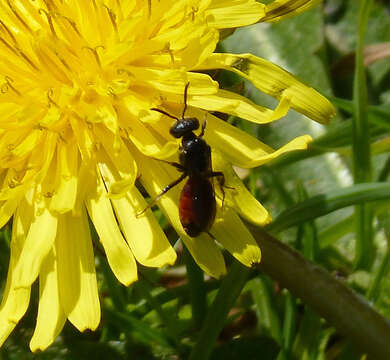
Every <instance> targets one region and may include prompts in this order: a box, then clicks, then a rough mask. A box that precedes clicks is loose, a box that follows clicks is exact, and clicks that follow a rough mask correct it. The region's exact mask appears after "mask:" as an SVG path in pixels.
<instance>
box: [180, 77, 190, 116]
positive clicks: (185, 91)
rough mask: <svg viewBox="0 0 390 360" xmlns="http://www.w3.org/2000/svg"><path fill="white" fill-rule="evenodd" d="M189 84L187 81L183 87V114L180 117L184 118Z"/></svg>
mask: <svg viewBox="0 0 390 360" xmlns="http://www.w3.org/2000/svg"><path fill="white" fill-rule="evenodd" d="M189 86H190V83H189V82H188V83H187V84H186V87H185V88H184V109H183V115H182V116H181V118H182V119H184V115H185V113H186V110H187V93H188V87H189Z"/></svg>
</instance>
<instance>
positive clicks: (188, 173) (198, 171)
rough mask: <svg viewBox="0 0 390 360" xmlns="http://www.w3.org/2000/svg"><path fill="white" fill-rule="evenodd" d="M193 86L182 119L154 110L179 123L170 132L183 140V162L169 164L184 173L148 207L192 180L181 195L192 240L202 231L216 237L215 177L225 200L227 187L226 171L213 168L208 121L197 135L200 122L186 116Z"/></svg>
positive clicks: (182, 218)
mask: <svg viewBox="0 0 390 360" xmlns="http://www.w3.org/2000/svg"><path fill="white" fill-rule="evenodd" d="M189 85H190V83H187V84H186V86H185V89H184V109H183V113H182V116H181V118H178V117H176V116H173V115H171V114H169V113H167V112H165V111H164V110H160V109H157V108H152V109H151V110H153V111H157V112H159V113H162V114H164V115H166V116H168V117H170V118H172V119H175V120H176V121H175V123H174V124H173V125H172V126H171V128H170V131H169V132H170V134H171V135H172V136H174V137H175V138H177V139H179V138H181V146H180V148H179V152H180V154H179V163H176V162H167V163H169V164H170V165H172V166H174V167H175V168H176V169H177V170H179V171H180V172H182V174H181V176H180V177H179V178H178V179H177V180H175V181H173V182H172V183H170V184H169V185H167V186H166V187H165V188H164V189H163V190H162V191H161V193H160V194H158V195H157V197H156V198H155V199H154V200H153V201H152V202H151V203H150V204H149V206H148V207H147V208H149V207H151V206H153V204H154V203H155V202H156V201H157V200H158V199H160V198H161V196H163V195H164V194H166V193H167V192H168V191H169V190H170V189H172V188H173V187H175V186H176V185H178V184H179V183H180V182H182V181H183V180H184V179H186V178H188V179H187V182H186V183H185V185H184V187H183V190H182V192H181V194H180V202H179V217H180V222H181V224H182V226H183V228H184V230H185V232H186V233H187V234H188V235H189V236H191V237H196V236H198V235H200V234H201V233H202V232H206V233H208V234H209V235H210V236H211V237H212V238H214V236H213V235H212V234H210V232H209V230H210V228H211V226H212V225H213V223H214V219H215V214H216V201H215V192H214V185H213V182H212V178H213V177H216V178H217V179H218V182H219V185H220V187H221V192H222V194H223V197H224V196H225V193H224V190H223V186H224V183H225V177H224V174H223V172H221V171H213V169H212V164H211V148H210V146H209V145H208V144H207V142H206V141H205V140H204V139H203V136H204V132H205V130H206V119H205V120H204V122H203V124H202V129H201V133H200V134H199V135H196V134H195V133H194V131H195V130H197V129H199V120H198V119H197V118H195V117H185V113H186V110H187V94H188V87H189ZM147 208H146V209H147ZM146 209H145V210H146ZM145 210H144V211H145ZM144 211H143V212H144Z"/></svg>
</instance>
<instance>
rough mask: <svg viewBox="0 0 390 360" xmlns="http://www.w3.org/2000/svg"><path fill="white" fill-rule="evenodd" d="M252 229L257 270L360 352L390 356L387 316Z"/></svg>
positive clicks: (299, 257)
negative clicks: (258, 250) (257, 249)
mask: <svg viewBox="0 0 390 360" xmlns="http://www.w3.org/2000/svg"><path fill="white" fill-rule="evenodd" d="M251 229H252V234H253V236H254V237H255V239H256V241H257V242H258V244H259V245H260V246H261V249H262V254H263V255H262V262H261V263H260V264H259V265H258V269H259V270H262V271H264V272H265V273H266V274H268V275H269V276H271V277H272V278H273V279H274V280H276V281H278V282H279V283H280V284H281V286H284V287H286V288H287V289H289V290H290V291H291V293H292V294H294V295H295V296H297V297H300V298H301V299H302V300H303V301H304V303H305V304H306V305H308V306H310V307H311V308H313V309H314V310H316V311H317V312H318V314H319V315H321V316H322V317H324V318H325V319H326V320H327V321H328V322H329V323H330V324H332V325H333V326H334V327H335V328H336V329H337V330H338V331H339V332H340V333H341V334H344V335H345V336H346V337H348V338H349V340H351V341H352V342H353V343H354V344H355V345H356V346H357V347H358V348H360V349H361V350H362V351H363V352H365V353H367V354H369V355H370V356H372V358H374V359H390V342H389V341H388V339H390V322H389V321H388V320H387V319H385V318H384V317H382V316H381V315H380V314H379V313H377V312H376V311H375V310H374V309H373V308H372V307H371V306H370V305H369V304H368V303H367V302H366V301H365V300H364V299H363V298H361V297H359V296H358V295H357V294H356V293H354V292H353V291H352V290H351V289H350V288H348V287H347V286H345V285H344V284H343V283H342V282H340V281H338V280H337V279H335V278H334V277H332V276H331V275H330V274H329V273H328V272H327V271H326V270H324V269H323V268H321V267H320V266H318V265H316V264H313V263H311V262H310V261H308V260H306V259H305V258H304V257H303V256H302V255H301V254H299V253H298V252H297V251H295V250H293V249H291V248H290V247H288V246H286V245H284V244H283V243H281V242H280V241H278V240H276V239H275V238H273V237H272V236H271V235H269V234H267V233H266V232H264V230H262V229H259V228H256V229H254V228H253V227H251Z"/></svg>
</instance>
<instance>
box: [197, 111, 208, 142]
mask: <svg viewBox="0 0 390 360" xmlns="http://www.w3.org/2000/svg"><path fill="white" fill-rule="evenodd" d="M206 123H207V113H204V120H203V124H202V131H201V132H200V134H199V137H203V135H204V131H205V130H206Z"/></svg>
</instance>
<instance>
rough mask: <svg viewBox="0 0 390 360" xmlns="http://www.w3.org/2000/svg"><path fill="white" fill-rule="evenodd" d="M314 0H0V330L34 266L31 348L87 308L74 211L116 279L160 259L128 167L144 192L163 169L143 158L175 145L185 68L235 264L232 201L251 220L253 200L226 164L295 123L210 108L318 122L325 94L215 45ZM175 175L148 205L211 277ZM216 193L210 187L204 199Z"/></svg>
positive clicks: (167, 171) (159, 236)
mask: <svg viewBox="0 0 390 360" xmlns="http://www.w3.org/2000/svg"><path fill="white" fill-rule="evenodd" d="M316 2H317V1H296V2H295V3H298V6H294V5H291V3H294V2H291V1H276V2H275V3H274V4H273V5H272V4H271V5H269V6H265V5H263V4H260V3H258V2H256V1H255V0H233V1H226V0H164V1H162V0H160V1H158V0H122V1H117V0H105V1H102V0H94V1H81V0H4V1H1V3H0V89H1V92H0V158H1V170H0V174H1V182H0V226H1V227H2V226H4V225H5V224H6V223H7V222H8V221H9V220H10V219H11V218H12V240H11V256H10V262H9V271H8V277H7V284H6V288H5V290H4V293H3V299H2V303H1V306H0V343H3V342H4V341H5V339H6V338H7V336H8V335H9V334H10V332H11V331H12V330H13V328H14V327H15V325H16V324H17V323H18V321H19V320H20V319H21V317H22V316H23V315H24V313H25V312H26V310H27V307H28V304H29V298H30V289H31V286H32V284H33V283H34V281H35V280H36V279H37V278H39V308H38V315H37V323H36V328H35V332H34V334H33V337H32V340H31V343H30V347H31V349H32V350H37V349H45V348H46V347H47V346H49V345H50V344H51V343H52V342H53V340H54V339H55V337H56V336H57V335H58V334H59V333H60V331H61V329H62V327H63V325H64V323H65V321H66V320H67V319H68V320H69V321H70V322H71V323H72V324H73V325H74V326H75V327H76V328H77V329H79V330H80V331H83V330H85V329H95V328H96V327H97V326H98V324H99V321H100V305H99V297H98V290H97V282H96V274H95V266H94V255H93V248H92V240H91V235H90V229H89V224H88V216H89V218H90V220H91V223H92V224H93V226H94V227H95V229H96V232H97V234H98V236H99V239H100V242H101V244H102V246H103V248H104V251H105V254H106V256H107V260H108V263H109V265H110V267H111V269H112V271H113V272H114V274H115V276H116V277H117V278H118V280H119V281H120V282H121V283H123V284H125V285H129V284H131V283H132V282H134V281H135V280H136V279H137V266H136V261H137V262H138V263H140V264H142V265H145V266H150V267H161V266H164V265H166V264H172V263H174V261H175V258H176V254H175V252H174V250H173V249H172V247H171V245H170V244H169V242H168V240H167V238H166V237H165V235H164V233H163V231H162V229H161V228H160V226H159V224H158V222H157V220H156V218H155V217H154V215H153V213H152V211H151V210H150V209H148V210H147V211H146V212H145V214H144V215H143V216H137V214H138V213H139V212H140V210H142V209H144V208H145V207H146V206H147V202H146V201H145V200H144V198H143V197H142V195H141V193H140V192H139V191H138V190H137V187H136V186H135V185H134V184H135V180H136V179H137V178H139V179H140V181H141V182H142V184H143V186H144V187H145V188H146V189H147V191H148V192H149V194H150V195H151V196H152V197H154V196H156V195H157V194H158V193H159V192H160V191H161V189H162V188H163V187H164V186H166V185H167V184H168V183H170V182H171V181H172V180H173V179H174V178H176V177H177V171H176V170H175V169H172V168H170V167H169V166H168V165H166V164H164V163H162V162H159V161H157V160H156V159H163V160H167V159H175V156H177V153H178V146H179V142H178V141H177V140H176V139H174V138H172V136H170V135H169V128H170V125H171V123H172V119H170V118H168V117H166V116H164V115H162V114H161V113H157V112H155V111H152V110H151V109H152V108H159V109H163V110H165V111H167V112H169V113H171V114H174V115H175V116H179V114H180V113H181V111H182V109H183V91H184V88H185V85H186V84H187V83H190V84H191V85H190V87H189V93H188V107H189V108H188V112H187V116H195V117H197V118H198V119H203V118H205V117H207V130H206V136H205V137H206V139H207V142H208V143H209V144H210V145H211V147H212V149H213V166H214V170H217V171H223V172H224V174H225V177H226V180H227V184H228V185H229V186H230V187H232V188H234V190H232V191H227V196H226V206H225V209H224V211H222V210H221V209H218V214H217V219H216V221H215V225H214V227H213V229H212V232H213V234H214V236H215V237H216V238H217V240H218V242H219V243H220V244H222V245H223V246H224V247H225V248H226V249H227V250H228V251H230V252H231V253H232V254H233V256H235V257H236V258H237V259H238V260H239V261H241V262H242V263H244V264H245V265H248V266H250V265H251V264H252V263H255V262H258V261H260V249H259V248H258V246H257V244H256V242H255V241H254V239H253V238H252V237H251V235H250V233H249V232H248V230H247V229H246V227H245V226H244V225H243V223H242V222H241V220H240V218H239V215H240V216H242V217H243V218H245V219H247V220H249V221H252V222H254V223H256V224H260V225H263V224H265V223H267V222H269V221H270V216H269V214H268V212H267V211H266V210H265V209H264V208H263V207H262V205H261V204H259V203H258V202H257V201H256V200H255V199H254V198H253V197H252V196H251V195H250V194H249V192H248V191H247V190H246V189H245V188H244V187H243V185H242V183H241V182H240V180H239V179H238V178H237V176H236V175H235V173H234V172H233V170H232V168H231V164H235V165H238V166H240V167H244V168H252V167H255V166H258V165H261V164H263V163H265V162H267V161H269V160H271V159H273V158H275V157H277V156H279V155H280V154H282V153H285V152H287V151H291V150H295V149H304V148H306V146H307V143H308V142H309V141H310V137H309V136H301V137H299V138H296V139H294V140H292V141H291V142H289V143H288V144H286V145H285V146H283V147H282V148H280V149H278V150H273V149H271V148H270V147H269V146H267V145H265V144H263V143H261V142H260V141H258V140H257V139H254V138H252V137H250V136H249V135H247V134H245V133H243V132H242V131H240V130H238V129H236V128H234V127H233V126H231V125H229V124H227V123H226V122H224V121H222V120H220V119H218V118H217V117H215V116H214V115H212V114H211V113H210V112H213V111H218V112H224V113H227V114H232V115H236V116H239V117H241V118H243V119H247V120H249V121H253V122H256V123H260V124H261V123H267V122H270V121H274V120H276V119H278V118H280V117H282V116H284V115H285V114H286V112H287V111H288V109H289V108H293V109H295V110H297V111H300V112H302V113H303V114H305V115H307V116H309V117H310V118H312V119H314V120H316V121H320V122H325V121H327V120H328V119H329V118H330V117H332V116H333V114H334V109H333V107H332V106H331V105H330V103H329V102H328V101H327V100H326V99H325V98H323V97H322V96H321V95H319V94H318V93H316V92H315V90H313V89H312V88H310V87H308V86H306V85H304V84H302V83H300V82H299V81H298V80H297V79H295V78H294V77H293V76H292V75H290V74H289V73H287V72H286V71H284V70H282V69H281V68H279V67H277V66H275V65H273V64H271V63H269V62H267V61H265V60H262V59H259V58H257V57H255V56H253V55H250V54H241V55H237V54H219V53H215V52H214V51H215V48H216V44H217V42H218V40H219V31H220V29H225V28H235V27H239V26H244V25H248V24H252V23H255V22H258V21H261V19H265V20H269V21H277V20H279V18H280V17H281V16H288V15H291V14H293V13H297V12H299V11H300V10H301V9H304V8H306V7H308V6H310V4H313V3H316ZM208 69H226V70H228V71H233V72H236V73H237V74H239V75H241V76H242V77H244V78H246V79H248V80H250V81H251V82H252V83H253V84H254V85H255V86H256V87H258V88H259V89H260V90H262V91H264V92H265V93H268V94H270V95H272V96H274V97H275V98H276V99H278V100H279V105H278V106H277V107H276V109H274V110H271V109H267V108H264V107H261V106H259V105H256V104H253V103H252V102H251V101H249V100H248V99H246V98H244V97H242V96H240V95H237V94H234V93H231V92H228V91H226V90H223V89H220V88H219V86H218V83H217V82H216V81H214V80H213V79H212V78H211V77H210V76H209V75H206V74H204V73H202V72H201V71H202V70H208ZM179 193H180V189H179V187H177V188H174V189H172V190H171V191H170V192H169V193H167V194H166V195H165V196H163V197H162V198H161V200H160V201H159V202H158V206H159V207H160V208H161V209H162V211H163V212H164V214H165V215H166V217H167V218H168V219H169V221H170V222H171V224H172V225H173V227H174V228H175V229H176V231H177V232H178V234H179V235H180V237H181V238H182V240H183V241H184V244H185V245H186V246H187V247H188V249H189V251H190V252H191V254H192V256H193V257H194V259H195V261H196V262H197V263H198V264H199V265H200V266H201V268H202V269H204V271H206V272H207V273H209V274H211V275H212V276H215V277H218V276H220V275H221V274H223V273H224V272H225V264H224V261H223V257H222V254H221V250H220V247H219V246H218V245H217V244H216V243H215V241H214V240H213V239H211V238H210V237H209V236H208V235H207V234H206V235H201V236H199V237H198V238H196V239H194V238H190V237H188V236H187V235H186V234H185V232H184V230H183V228H182V227H181V224H180V221H179V217H178V208H177V203H178V197H179ZM218 202H219V206H221V201H220V200H218Z"/></svg>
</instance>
